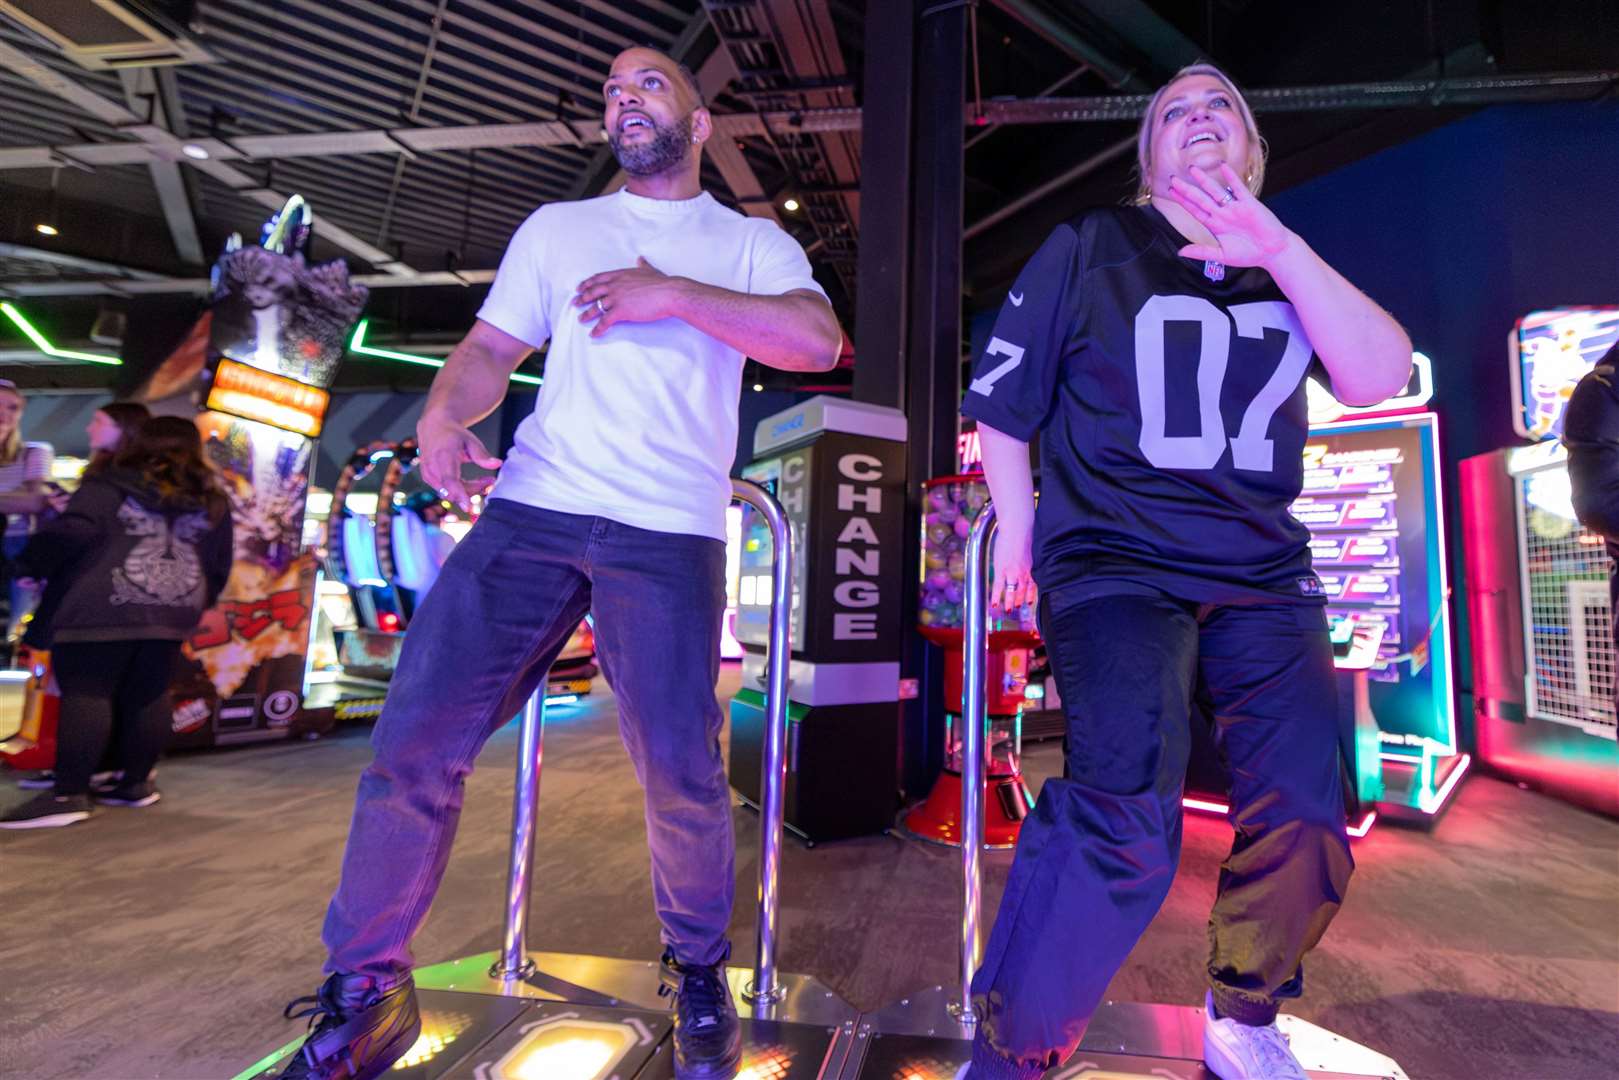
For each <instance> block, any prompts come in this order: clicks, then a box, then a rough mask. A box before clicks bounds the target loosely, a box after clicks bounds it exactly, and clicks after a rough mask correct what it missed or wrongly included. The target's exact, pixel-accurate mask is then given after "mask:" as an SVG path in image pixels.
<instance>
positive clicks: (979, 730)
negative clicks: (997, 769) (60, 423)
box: [950, 502, 995, 1025]
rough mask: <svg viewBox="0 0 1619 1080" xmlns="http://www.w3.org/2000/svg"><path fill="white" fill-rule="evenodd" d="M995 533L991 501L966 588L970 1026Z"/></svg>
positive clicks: (964, 920)
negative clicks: (987, 605)
mask: <svg viewBox="0 0 1619 1080" xmlns="http://www.w3.org/2000/svg"><path fill="white" fill-rule="evenodd" d="M994 533H995V504H994V503H993V502H986V503H985V504H984V508H983V509H982V510H980V511H979V513H978V517H977V518H976V519H975V520H974V521H973V527H972V531H971V532H970V533H968V534H967V566H966V574H965V579H966V580H965V581H963V582H962V588H963V591H964V592H965V596H964V597H963V607H962V628H963V629H962V639H963V640H962V650H961V651H962V667H963V672H962V683H961V893H962V895H961V959H960V976H961V985H960V988H959V989H960V997H959V1000H957V1001H955V1002H952V1003H951V1006H950V1012H951V1015H953V1016H954V1017H955V1018H956V1019H957V1020H958V1021H960V1022H961V1023H962V1024H965V1025H971V1024H974V1023H976V1022H977V1019H978V1018H977V1016H976V1014H975V1013H974V1012H973V1008H972V983H973V975H974V974H975V973H977V971H978V965H979V964H980V963H981V962H982V960H983V958H984V944H983V941H982V939H981V935H980V926H979V918H980V914H981V908H982V905H983V874H982V871H981V868H980V866H979V852H980V851H981V850H982V849H983V844H984V747H985V743H986V734H987V729H988V727H989V700H988V687H987V678H988V676H987V670H988V662H989V621H988V618H987V612H986V610H985V602H986V601H987V599H988V594H989V558H988V552H989V540H990V537H991V536H993V535H994Z"/></svg>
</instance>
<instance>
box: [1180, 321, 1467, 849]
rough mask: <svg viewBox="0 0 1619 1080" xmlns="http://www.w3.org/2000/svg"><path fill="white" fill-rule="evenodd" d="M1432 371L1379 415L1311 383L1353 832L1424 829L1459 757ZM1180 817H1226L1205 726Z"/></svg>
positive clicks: (1314, 471)
mask: <svg viewBox="0 0 1619 1080" xmlns="http://www.w3.org/2000/svg"><path fill="white" fill-rule="evenodd" d="M1432 377H1433V373H1432V364H1431V363H1430V361H1429V360H1428V358H1427V357H1426V356H1424V355H1422V354H1421V353H1417V354H1415V356H1414V357H1413V362H1412V375H1411V381H1410V382H1409V383H1408V384H1407V385H1406V387H1405V389H1404V390H1403V391H1401V393H1399V394H1398V395H1396V396H1394V397H1392V398H1389V399H1388V400H1386V401H1383V402H1379V403H1378V404H1376V405H1372V406H1366V407H1354V406H1346V405H1343V404H1341V403H1340V402H1338V401H1337V400H1336V399H1335V398H1333V397H1332V396H1331V394H1330V393H1328V392H1327V391H1326V390H1325V388H1323V387H1321V386H1319V385H1317V384H1316V383H1315V382H1314V381H1313V380H1311V381H1310V382H1308V383H1307V393H1308V396H1309V408H1310V414H1309V415H1310V437H1309V439H1308V440H1307V441H1306V443H1305V447H1304V490H1303V493H1302V495H1301V496H1300V497H1299V499H1298V501H1297V502H1295V503H1294V504H1293V506H1292V513H1293V516H1294V517H1295V518H1297V519H1298V520H1299V521H1301V522H1302V523H1303V524H1304V525H1306V526H1307V527H1308V528H1309V530H1310V533H1311V538H1310V554H1311V560H1312V562H1313V564H1314V566H1315V571H1316V575H1317V577H1319V578H1320V579H1321V583H1322V586H1323V587H1324V589H1325V591H1326V595H1327V623H1328V627H1329V631H1330V634H1331V639H1332V643H1333V653H1334V664H1335V666H1336V667H1337V668H1338V673H1339V716H1340V721H1339V723H1340V730H1341V733H1342V735H1341V741H1342V744H1343V747H1344V760H1345V764H1346V769H1345V773H1346V791H1345V802H1346V804H1347V807H1348V809H1349V810H1350V812H1351V821H1350V832H1351V835H1355V836H1363V835H1365V833H1366V831H1367V830H1368V829H1370V828H1371V826H1372V823H1373V822H1374V821H1375V820H1377V819H1378V818H1379V817H1382V818H1386V819H1389V820H1398V821H1404V822H1407V823H1410V824H1416V825H1421V826H1423V827H1429V826H1431V825H1432V824H1433V822H1434V821H1435V820H1436V819H1437V817H1438V815H1439V814H1440V813H1441V812H1442V811H1443V810H1444V809H1445V807H1446V806H1447V805H1448V802H1449V799H1450V796H1451V794H1452V793H1453V792H1454V790H1455V788H1456V785H1457V784H1458V783H1460V782H1461V779H1462V777H1463V776H1464V775H1465V773H1466V771H1467V768H1468V764H1469V760H1470V759H1469V757H1468V755H1467V754H1465V753H1462V752H1461V748H1460V746H1459V744H1458V740H1457V732H1456V716H1455V709H1454V705H1453V694H1454V688H1455V682H1454V675H1453V664H1454V661H1453V658H1452V649H1453V646H1452V640H1451V626H1450V614H1449V608H1448V602H1447V601H1448V597H1449V594H1450V583H1449V577H1448V571H1447V566H1446V548H1445V532H1444V517H1443V508H1444V500H1443V493H1442V490H1441V487H1440V473H1439V468H1440V459H1439V424H1438V417H1437V416H1436V415H1435V414H1434V413H1433V412H1431V411H1429V410H1427V408H1426V405H1427V403H1428V401H1429V400H1430V399H1431V398H1432V385H1433V384H1432ZM1193 739H1194V749H1193V755H1192V762H1191V766H1190V768H1189V770H1188V777H1187V788H1188V797H1187V800H1186V803H1187V806H1188V807H1189V808H1191V809H1195V810H1210V811H1214V812H1218V813H1224V812H1225V810H1226V807H1225V799H1226V791H1227V785H1228V778H1227V775H1226V773H1225V770H1224V767H1223V765H1222V764H1221V763H1220V760H1219V756H1218V753H1217V752H1216V750H1215V748H1214V745H1213V741H1212V735H1211V732H1210V731H1209V729H1208V725H1207V724H1206V723H1204V724H1199V723H1194V724H1193Z"/></svg>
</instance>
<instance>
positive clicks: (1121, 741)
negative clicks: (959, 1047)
mask: <svg viewBox="0 0 1619 1080" xmlns="http://www.w3.org/2000/svg"><path fill="white" fill-rule="evenodd" d="M1040 630H1041V634H1042V636H1043V637H1044V638H1045V642H1046V648H1047V650H1048V652H1049V654H1050V657H1051V666H1052V672H1053V674H1054V675H1055V676H1056V679H1057V689H1058V690H1059V692H1060V693H1061V695H1062V705H1063V712H1064V714H1065V719H1066V721H1067V733H1068V746H1067V757H1066V761H1065V764H1066V766H1067V777H1066V778H1065V779H1061V780H1056V779H1054V780H1048V781H1046V783H1045V786H1044V787H1042V788H1041V790H1040V798H1039V799H1038V800H1037V802H1036V805H1035V808H1034V812H1033V813H1032V814H1030V816H1029V817H1028V819H1027V820H1026V821H1025V822H1024V823H1023V830H1022V833H1021V835H1020V836H1019V837H1018V845H1017V854H1016V857H1015V859H1014V862H1013V864H1012V874H1011V878H1010V879H1009V880H1008V882H1007V886H1006V893H1005V894H1004V896H1003V897H1002V899H1001V908H1000V913H999V915H998V916H997V917H996V920H995V928H994V930H993V931H992V932H991V934H990V939H989V944H988V948H987V949H986V950H985V956H984V964H983V967H981V968H980V969H979V970H978V974H977V977H976V978H974V980H973V1001H974V1004H975V1006H976V1007H977V1008H978V1010H979V1015H980V1016H981V1017H982V1018H983V1024H982V1030H981V1033H982V1035H983V1037H984V1038H986V1039H987V1040H988V1041H989V1043H990V1045H991V1046H993V1047H994V1048H995V1049H996V1050H997V1051H999V1052H1000V1053H1001V1054H1002V1055H1003V1056H1004V1057H1007V1058H1010V1059H1012V1060H1014V1061H1018V1062H1021V1063H1024V1064H1041V1065H1045V1066H1047V1067H1052V1066H1055V1065H1057V1064H1059V1063H1060V1062H1062V1061H1063V1060H1065V1059H1066V1058H1067V1057H1068V1055H1070V1054H1071V1053H1073V1051H1074V1048H1075V1047H1076V1046H1078V1045H1079V1041H1080V1039H1081V1037H1083V1035H1084V1034H1085V1027H1086V1025H1087V1024H1088V1023H1089V1022H1090V1018H1091V1015H1092V1014H1093V1013H1094V1012H1095V1011H1096V1007H1097V1005H1098V1003H1100V1001H1101V1000H1102V995H1103V993H1105V992H1106V990H1107V986H1108V983H1109V982H1110V981H1111V980H1112V979H1113V976H1114V974H1115V973H1117V971H1118V969H1119V967H1120V966H1121V965H1123V963H1124V960H1125V958H1126V957H1127V956H1128V955H1129V953H1130V950H1131V948H1132V947H1134V945H1135V943H1136V941H1137V939H1138V938H1140V936H1141V934H1142V932H1143V931H1145V930H1146V928H1147V924H1148V923H1149V922H1151V921H1152V918H1153V916H1154V915H1155V914H1157V912H1158V908H1159V906H1160V905H1161V904H1162V903H1163V902H1164V897H1165V896H1166V895H1168V893H1169V886H1170V882H1171V881H1172V880H1173V879H1174V876H1175V867H1176V864H1177V862H1178V861H1179V859H1180V844H1181V802H1180V800H1181V791H1182V787H1183V784H1184V782H1185V778H1186V763H1187V758H1188V754H1189V752H1190V742H1191V736H1190V729H1189V727H1188V724H1189V723H1197V722H1208V720H1209V719H1212V722H1213V723H1214V724H1215V726H1216V732H1215V739H1216V745H1218V746H1219V748H1220V753H1221V754H1222V755H1223V756H1224V758H1225V759H1226V763H1227V765H1228V766H1229V770H1230V773H1231V776H1232V790H1231V793H1230V794H1231V805H1232V809H1231V817H1230V820H1231V823H1232V825H1233V826H1234V827H1235V829H1236V838H1235V841H1234V842H1233V844H1232V848H1231V854H1230V855H1229V856H1228V857H1227V858H1226V861H1225V863H1224V864H1223V865H1222V866H1221V868H1220V886H1219V894H1218V897H1217V899H1216V900H1215V902H1214V910H1213V912H1212V913H1211V914H1210V916H1209V945H1210V955H1209V961H1208V978H1209V986H1210V988H1211V990H1212V991H1213V994H1214V1000H1215V1004H1216V1007H1217V1008H1219V1009H1220V1011H1221V1012H1222V1013H1224V1014H1226V1015H1228V1016H1231V1017H1233V1018H1234V1019H1236V1020H1239V1021H1241V1022H1243V1023H1249V1024H1266V1023H1269V1022H1270V1021H1271V1020H1272V1019H1273V1018H1274V1017H1275V1015H1276V1009H1277V1005H1278V1003H1279V1001H1280V1000H1282V999H1284V998H1289V997H1297V996H1298V995H1299V993H1300V992H1301V991H1302V989H1303V980H1304V972H1303V966H1302V960H1303V957H1304V954H1305V953H1306V952H1308V951H1309V950H1310V949H1311V948H1312V947H1313V946H1314V945H1315V943H1316V942H1317V941H1318V940H1319V939H1320V937H1321V935H1322V933H1323V932H1324V931H1325V930H1326V928H1327V924H1328V923H1329V922H1331V921H1332V917H1333V915H1334V914H1335V913H1336V912H1337V910H1338V906H1339V904H1340V903H1341V902H1342V900H1343V895H1344V890H1345V888H1346V886H1347V885H1348V883H1349V875H1350V872H1351V871H1352V870H1353V869H1354V862H1353V860H1352V859H1351V858H1350V854H1349V840H1348V837H1347V835H1346V833H1345V822H1344V803H1343V792H1342V787H1341V784H1340V779H1339V775H1340V774H1339V770H1340V758H1339V749H1338V725H1337V694H1336V684H1335V679H1334V673H1333V667H1332V648H1331V645H1330V643H1329V642H1328V639H1327V625H1326V617H1325V615H1324V614H1323V612H1322V609H1321V608H1319V607H1315V606H1308V605H1297V604H1264V605H1251V606H1217V605H1212V604H1194V603H1189V602H1186V601H1182V600H1177V599H1175V598H1173V597H1170V596H1167V595H1165V594H1163V593H1160V592H1155V591H1153V590H1147V589H1143V590H1141V593H1140V594H1138V595H1104V596H1088V595H1086V593H1085V591H1084V589H1083V587H1075V586H1070V587H1069V588H1067V589H1057V590H1055V591H1053V592H1051V593H1048V594H1046V595H1045V596H1043V597H1041V599H1040Z"/></svg>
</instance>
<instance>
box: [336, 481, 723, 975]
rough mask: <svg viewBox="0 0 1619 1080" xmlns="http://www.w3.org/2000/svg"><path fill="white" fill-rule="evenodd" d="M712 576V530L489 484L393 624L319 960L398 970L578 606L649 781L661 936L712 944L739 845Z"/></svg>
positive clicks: (684, 945)
mask: <svg viewBox="0 0 1619 1080" xmlns="http://www.w3.org/2000/svg"><path fill="white" fill-rule="evenodd" d="M724 579H725V545H724V544H722V543H721V542H719V541H718V540H712V539H709V538H707V537H701V536H688V535H680V534H674V533H660V532H650V531H648V530H646V529H637V528H634V527H632V526H629V525H623V524H620V523H619V522H616V521H610V520H608V519H606V518H599V517H582V516H579V515H575V514H562V513H557V512H555V511H549V510H540V509H536V508H534V507H531V506H526V505H522V504H519V503H515V502H511V501H509V500H504V499H494V500H491V501H490V503H489V505H488V507H487V508H486V509H485V511H484V514H483V516H482V517H481V518H479V519H478V523H477V524H476V525H475V526H473V528H472V531H471V532H470V533H468V534H467V536H466V538H465V539H464V540H463V541H462V542H461V544H460V545H459V546H458V547H457V548H456V549H455V551H454V552H453V553H452V554H451V555H450V558H449V559H448V560H447V561H446V562H445V564H444V569H443V571H442V572H441V573H440V575H439V578H438V581H437V583H436V584H435V585H434V586H433V589H432V591H431V592H430V593H428V594H427V597H426V599H425V601H424V602H423V603H422V606H421V608H420V610H419V611H418V612H417V614H416V617H415V618H414V619H413V620H412V622H411V624H410V632H409V633H408V634H407V635H406V637H405V644H404V648H403V650H402V651H401V653H400V657H399V667H398V670H397V671H396V672H395V674H394V678H393V683H392V685H391V686H390V687H389V688H388V700H387V703H386V705H385V706H384V707H383V710H382V716H381V718H380V719H379V720H378V721H377V726H376V731H375V733H374V734H373V735H372V739H371V742H372V746H373V748H374V749H375V751H376V756H375V759H374V760H373V761H372V763H371V765H370V766H369V767H368V768H367V769H366V770H365V772H364V773H363V774H362V775H361V777H360V788H359V793H358V796H357V797H356V801H355V807H354V822H353V824H352V825H351V826H350V829H349V840H348V848H347V850H346V851H345V853H344V856H343V876H342V880H341V882H340V883H339V884H338V887H337V894H336V895H335V896H334V897H333V898H332V904H331V907H330V909H329V910H328V911H327V914H326V927H325V931H324V933H323V935H322V936H323V939H324V941H325V943H326V948H327V951H328V952H329V953H330V959H329V960H328V961H327V970H328V971H343V972H358V973H361V974H366V975H371V976H374V977H376V978H379V979H381V980H383V981H385V982H386V981H391V980H394V979H397V978H398V977H400V976H401V975H403V974H404V973H405V972H407V971H409V970H410V967H411V964H412V959H411V952H410V942H411V939H412V938H413V937H414V936H415V934H416V931H417V930H418V929H419V928H420V926H421V924H422V922H423V920H424V919H425V918H426V917H427V909H428V906H429V905H430V904H432V902H433V895H434V894H435V893H436V892H437V891H438V887H439V882H440V880H441V879H442V878H443V876H444V867H445V863H446V862H447V861H448V860H449V855H450V843H451V841H452V840H453V839H454V837H455V828H456V822H457V820H458V819H459V817H460V813H461V796H462V788H463V783H464V781H465V779H466V776H467V774H468V773H470V772H471V771H472V763H473V759H475V758H476V757H477V756H478V751H479V750H480V749H482V747H483V744H484V742H485V741H486V740H487V739H488V738H489V736H490V735H492V734H493V733H494V732H495V731H497V730H499V729H500V728H501V727H502V726H503V725H504V724H506V723H507V722H508V721H509V720H510V719H511V718H512V716H513V715H515V714H516V713H517V711H518V710H519V709H520V708H521V707H522V704H523V702H524V701H525V700H527V699H528V697H529V696H530V695H531V694H532V693H533V692H534V691H535V689H536V688H537V687H538V686H539V685H540V680H541V679H542V678H544V676H545V673H546V671H547V670H548V669H549V668H550V666H551V663H552V661H553V660H555V659H556V656H557V654H558V653H559V652H560V651H561V650H562V647H563V645H564V644H565V643H566V642H567V639H568V636H569V635H570V634H571V633H572V632H573V629H574V627H575V626H577V625H578V623H579V620H580V619H582V618H584V615H585V612H586V611H590V612H592V613H594V616H595V624H596V649H597V654H598V656H599V659H600V661H601V664H602V668H603V670H604V672H605V674H606V676H607V681H608V683H609V684H610V685H611V686H612V688H613V692H614V694H615V696H616V698H617V705H618V714H619V733H620V735H621V736H622V738H623V740H624V745H625V747H626V749H628V750H629V753H630V758H631V760H632V761H633V762H634V764H635V773H636V776H637V777H638V778H639V780H640V782H641V786H642V787H643V789H644V790H645V793H646V824H647V838H648V841H649V846H650V847H651V851H652V883H653V890H654V894H655V897H656V903H657V913H658V918H659V920H660V921H661V922H662V924H663V939H664V941H665V943H666V944H668V945H669V946H670V948H672V949H673V950H674V953H675V956H676V958H677V959H679V960H680V961H682V962H684V963H690V964H711V963H715V962H718V961H719V960H721V959H722V958H724V957H725V955H726V954H727V952H728V951H729V945H728V944H727V942H726V938H725V930H726V926H727V925H728V924H729V922H730V918H731V902H732V899H733V894H734V890H735V884H734V881H735V869H734V868H735V861H736V854H735V853H736V843H735V838H734V836H733V835H732V830H731V801H730V789H729V787H728V786H727V784H726V779H725V769H724V765H723V763H722V761H721V758H720V743H719V736H720V728H721V726H722V723H723V716H722V714H721V712H720V707H719V703H718V701H716V700H715V697H714V684H715V682H716V681H717V679H718V678H719V655H720V651H719V650H720V619H721V615H722V613H723V611H724V607H725V580H724ZM542 820H543V818H542Z"/></svg>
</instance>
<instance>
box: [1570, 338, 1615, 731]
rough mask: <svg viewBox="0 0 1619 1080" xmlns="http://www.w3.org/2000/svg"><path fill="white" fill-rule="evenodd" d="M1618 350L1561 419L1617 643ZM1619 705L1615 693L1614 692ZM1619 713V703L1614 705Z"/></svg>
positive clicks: (1577, 500) (1577, 390)
mask: <svg viewBox="0 0 1619 1080" xmlns="http://www.w3.org/2000/svg"><path fill="white" fill-rule="evenodd" d="M1616 369H1619V344H1616V345H1614V347H1613V348H1611V349H1609V350H1608V352H1607V355H1605V356H1603V358H1602V359H1601V360H1598V361H1597V366H1596V367H1594V368H1592V369H1591V370H1590V371H1589V372H1587V373H1586V376H1585V377H1584V378H1583V379H1581V380H1580V382H1579V385H1578V386H1576V387H1574V394H1573V396H1571V397H1570V398H1569V399H1568V411H1567V412H1565V413H1564V414H1563V445H1564V446H1565V447H1566V448H1567V449H1568V482H1569V488H1570V492H1571V494H1572V496H1573V501H1574V513H1575V515H1576V516H1577V517H1578V518H1579V519H1580V524H1581V525H1584V526H1585V527H1586V528H1587V529H1590V530H1591V531H1592V532H1594V533H1596V534H1597V535H1598V536H1600V537H1602V539H1604V540H1606V541H1607V546H1608V556H1609V558H1610V559H1611V560H1613V561H1611V562H1610V563H1609V564H1608V595H1609V597H1610V599H1611V600H1612V604H1611V606H1610V609H1609V610H1610V611H1611V612H1612V614H1613V616H1614V628H1613V631H1614V634H1613V636H1614V640H1615V641H1619V385H1616V382H1619V376H1616ZM1616 699H1619V687H1616ZM1615 706H1616V707H1619V700H1616V701H1615Z"/></svg>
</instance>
